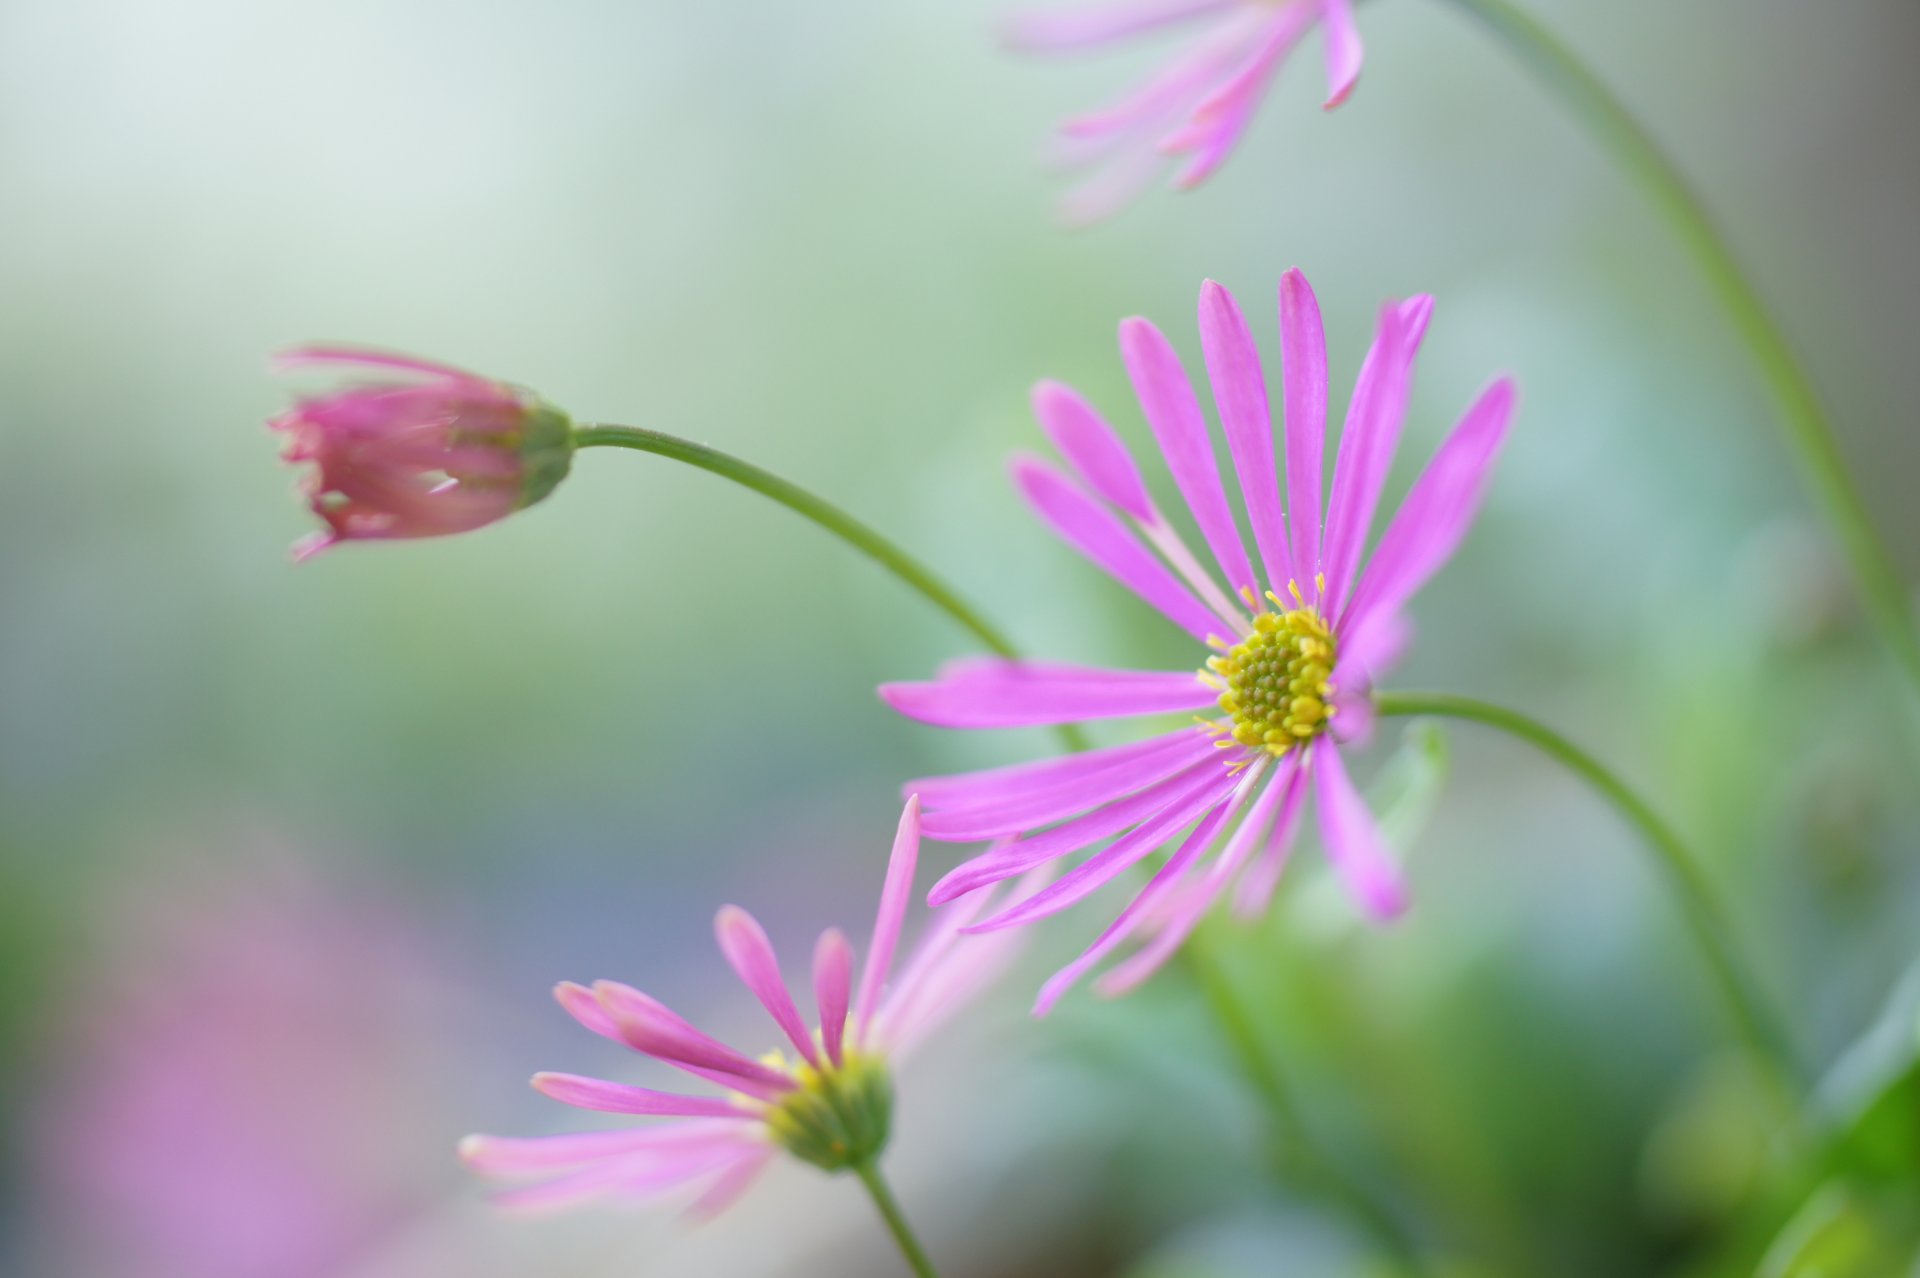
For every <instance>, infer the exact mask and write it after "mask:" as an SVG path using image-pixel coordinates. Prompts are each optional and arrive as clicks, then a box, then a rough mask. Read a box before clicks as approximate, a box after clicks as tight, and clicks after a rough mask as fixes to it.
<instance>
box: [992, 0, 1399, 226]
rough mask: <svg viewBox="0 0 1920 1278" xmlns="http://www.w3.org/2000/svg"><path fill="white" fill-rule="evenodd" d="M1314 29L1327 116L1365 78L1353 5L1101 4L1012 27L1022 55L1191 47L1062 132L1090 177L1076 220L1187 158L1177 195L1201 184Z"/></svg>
mask: <svg viewBox="0 0 1920 1278" xmlns="http://www.w3.org/2000/svg"><path fill="white" fill-rule="evenodd" d="M1315 23H1318V24H1319V25H1320V27H1321V28H1322V30H1323V32H1324V39H1325V43H1326V62H1327V101H1326V106H1327V109H1328V110H1332V109H1333V108H1334V107H1337V106H1339V105H1340V104H1341V103H1342V102H1344V101H1346V99H1347V95H1348V94H1349V93H1351V92H1353V86H1354V83H1355V81H1357V80H1358V79H1359V78H1360V61H1361V50H1360V36H1359V33H1358V32H1357V31H1356V30H1355V29H1354V25H1353V10H1352V7H1351V0H1098V2H1096V3H1086V2H1085V0H1083V3H1082V7H1080V8H1077V9H1073V10H1069V11H1056V12H1047V13H1031V14H1025V15H1022V16H1020V17H1018V18H1015V19H1014V20H1013V21H1012V22H1011V23H1010V24H1009V26H1008V30H1007V38H1008V40H1009V41H1010V42H1011V43H1012V44H1013V45H1014V46H1015V47H1017V48H1021V49H1028V50H1032V51H1036V52H1043V53H1068V52H1077V51H1079V50H1082V49H1091V48H1098V47H1102V46H1105V45H1110V44H1117V43H1119V42H1121V41H1124V40H1127V39H1129V38H1131V37H1133V36H1136V35H1139V34H1141V33H1143V32H1148V31H1153V30H1157V29H1159V28H1162V27H1178V26H1184V27H1188V28H1192V29H1194V31H1195V34H1194V36H1193V40H1192V42H1191V43H1190V44H1189V45H1188V46H1187V48H1186V49H1185V50H1184V51H1183V52H1182V53H1181V54H1180V55H1179V56H1178V57H1177V58H1175V59H1174V60H1172V61H1171V62H1169V63H1168V64H1167V65H1166V66H1165V67H1163V68H1162V69H1161V70H1160V71H1159V72H1158V73H1156V74H1155V75H1153V76H1152V77H1150V78H1149V79H1147V80H1146V81H1145V82H1144V83H1142V84H1140V85H1139V86H1137V87H1136V88H1135V89H1134V90H1133V91H1132V92H1131V93H1128V94H1127V95H1126V96H1124V97H1122V98H1120V99H1118V100H1117V101H1115V102H1112V103H1110V104H1109V105H1107V106H1105V107H1103V108H1101V109H1099V110H1096V111H1091V112H1088V113H1086V114H1084V115H1078V116H1075V117H1073V118H1072V119H1069V120H1067V121H1066V122H1065V123H1063V124H1062V125H1061V126H1060V142H1061V159H1062V161H1063V162H1064V164H1065V165H1066V166H1067V167H1071V168H1088V169H1092V170H1093V175H1092V176H1091V177H1089V178H1087V179H1086V180H1085V181H1084V182H1082V183H1081V185H1079V186H1078V187H1076V188H1074V189H1073V190H1072V191H1071V192H1069V194H1068V195H1067V197H1066V200H1065V202H1064V204H1063V208H1062V211H1063V213H1064V215H1065V216H1066V218H1067V220H1069V221H1072V222H1089V221H1096V220H1098V219H1100V218H1102V217H1105V216H1107V215H1108V214H1110V213H1112V212H1114V211H1115V210H1117V209H1119V208H1120V207H1121V206H1122V205H1124V204H1126V203H1127V202H1129V201H1130V200H1132V199H1133V198H1134V197H1135V196H1136V195H1138V194H1140V193H1141V192H1142V191H1143V190H1145V189H1146V187H1147V186H1148V184H1149V183H1151V182H1152V181H1153V179H1154V177H1155V176H1156V175H1157V174H1158V173H1159V172H1160V171H1161V170H1162V169H1163V168H1165V167H1166V166H1167V165H1168V164H1169V163H1172V162H1174V161H1175V160H1179V159H1184V163H1182V164H1180V167H1179V169H1178V171H1177V172H1176V173H1175V174H1174V178H1173V181H1174V185H1176V186H1179V187H1182V188H1191V187H1195V186H1198V185H1199V184H1200V183H1202V182H1204V181H1205V180H1206V179H1207V178H1208V177H1209V176H1211V175H1212V173H1213V171H1214V170H1215V169H1217V168H1219V167H1220V165H1221V164H1222V163H1223V162H1225V160H1226V158H1227V156H1229V155H1230V154H1232V153H1233V149H1234V147H1235V146H1236V145H1238V143H1239V141H1240V138H1241V136H1242V135H1243V134H1244V133H1245V132H1246V130H1247V126H1248V124H1249V123H1251V122H1252V120H1253V116H1254V112H1255V111H1256V110H1258V109H1259V106H1260V100H1261V98H1262V97H1263V96H1264V95H1265V94H1266V91H1267V87H1268V86H1269V85H1270V84H1272V82H1273V77H1274V75H1275V73H1276V72H1278V71H1279V69H1280V64H1281V63H1282V62H1284V61H1285V60H1286V57H1287V55H1288V54H1289V53H1291V52H1292V51H1293V48H1294V46H1295V45H1297V44H1299V43H1300V41H1301V40H1302V39H1303V38H1304V37H1305V36H1306V34H1307V32H1308V30H1310V29H1311V28H1312V27H1313V26H1314V24H1315Z"/></svg>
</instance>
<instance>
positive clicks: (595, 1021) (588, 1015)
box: [553, 981, 627, 1046]
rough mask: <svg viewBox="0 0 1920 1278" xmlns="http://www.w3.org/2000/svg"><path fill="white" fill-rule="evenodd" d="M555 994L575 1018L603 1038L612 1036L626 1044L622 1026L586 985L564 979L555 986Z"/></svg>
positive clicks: (617, 1041)
mask: <svg viewBox="0 0 1920 1278" xmlns="http://www.w3.org/2000/svg"><path fill="white" fill-rule="evenodd" d="M553 996H554V998H556V999H558V1000H559V1002H560V1006H562V1007H564V1008H566V1009H567V1013H568V1015H570V1016H572V1017H573V1019H574V1020H576V1021H579V1022H580V1023H581V1024H582V1025H584V1026H586V1027H587V1028H588V1029H590V1030H592V1031H593V1032H594V1033H596V1034H598V1035H599V1036H600V1037H602V1038H610V1039H612V1040H613V1041H614V1042H616V1043H619V1044H621V1045H622V1046H624V1045H625V1044H626V1041H627V1040H626V1039H624V1038H621V1037H620V1027H619V1026H618V1025H615V1024H614V1023H613V1018H612V1017H611V1016H608V1015H607V1009H606V1008H604V1007H602V1006H600V999H599V998H598V996H596V995H595V994H594V992H593V991H592V990H590V989H588V988H587V987H586V986H584V985H579V984H576V983H574V982H573V981H562V982H560V983H559V984H558V985H556V986H554V987H553Z"/></svg>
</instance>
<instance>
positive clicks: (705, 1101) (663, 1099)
mask: <svg viewBox="0 0 1920 1278" xmlns="http://www.w3.org/2000/svg"><path fill="white" fill-rule="evenodd" d="M533 1087H534V1090H535V1091H537V1092H539V1093H540V1094H541V1095H542V1096H550V1097H552V1098H553V1099H554V1100H557V1101H559V1102H560V1103H561V1104H562V1105H572V1106H574V1107H575V1108H576V1109H591V1110H594V1111H596V1112H598V1113H602V1114H653V1115H660V1114H665V1115H673V1116H677V1117H681V1118H733V1119H751V1117H752V1116H751V1115H749V1114H748V1113H746V1112H745V1111H744V1110H742V1109H741V1108H740V1107H739V1106H738V1105H736V1104H734V1103H733V1102H732V1101H730V1100H722V1099H716V1098H714V1097H710V1096H678V1095H675V1094H674V1093H672V1092H656V1091H654V1090H652V1089H651V1088H646V1087H629V1086H627V1085H626V1084H625V1083H609V1082H606V1081H604V1080H602V1079H598V1078H584V1077H582V1076H580V1075H578V1074H552V1073H543V1074H535V1075H534V1076H533Z"/></svg>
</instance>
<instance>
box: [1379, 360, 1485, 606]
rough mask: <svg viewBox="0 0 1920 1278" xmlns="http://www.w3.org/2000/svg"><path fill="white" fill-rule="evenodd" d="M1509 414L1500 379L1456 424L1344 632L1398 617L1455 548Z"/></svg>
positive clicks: (1391, 530)
mask: <svg viewBox="0 0 1920 1278" xmlns="http://www.w3.org/2000/svg"><path fill="white" fill-rule="evenodd" d="M1513 407H1514V389H1513V383H1512V382H1511V381H1508V380H1506V379H1505V378H1502V379H1501V380H1500V381H1497V382H1495V383H1494V384H1493V385H1492V386H1490V387H1488V388H1487V390H1486V392H1485V393H1483V394H1482V395H1481V396H1480V398H1479V400H1477V401H1476V402H1475V403H1474V405H1473V407H1471V408H1469V409H1468V410H1467V412H1466V415H1465V416H1463V417H1462V418H1461V419H1460V424H1459V425H1458V426H1456V427H1454V429H1453V433H1452V434H1451V435H1449V436H1448V437H1447V440H1446V442H1445V443H1443V444H1441V445H1440V450H1439V451H1438V452H1436V453H1435V454H1434V456H1433V461H1432V462H1430V463H1429V464H1428V466H1427V469H1426V471H1425V472H1424V473H1422V474H1421V476H1420V478H1419V479H1418V480H1417V481H1415V483H1414V485H1413V488H1412V489H1411V490H1410V491H1409V492H1408V493H1407V500H1406V501H1405V502H1404V503H1403V504H1402V505H1401V507H1400V511H1399V513H1398V514H1397V515H1395V516H1394V519H1393V522H1392V523H1391V524H1390V525H1388V527H1387V532H1386V535H1385V536H1384V537H1382V538H1381V539H1380V546H1379V549H1377V550H1376V551H1375V552H1374V554H1373V558H1372V560H1371V561H1370V562H1369V563H1368V564H1367V568H1366V573H1365V575H1364V576H1363V577H1362V579H1361V581H1360V584H1359V585H1358V586H1357V587H1356V588H1355V589H1354V592H1353V600H1352V602H1351V603H1349V604H1348V605H1347V609H1346V613H1345V616H1344V618H1343V619H1342V625H1343V626H1345V625H1352V626H1355V627H1363V626H1365V625H1366V623H1367V620H1368V618H1369V617H1370V616H1371V615H1372V614H1374V613H1376V612H1378V613H1384V614H1389V615H1391V614H1393V613H1395V612H1397V611H1398V610H1399V609H1400V606H1401V605H1402V604H1404V603H1405V602H1406V601H1407V600H1408V599H1411V598H1412V597H1413V594H1414V592H1415V591H1417V590H1419V589H1420V587H1421V586H1423V585H1425V584H1426V582H1427V579H1428V578H1429V577H1431V576H1432V575H1433V574H1434V573H1435V572H1437V571H1438V570H1439V568H1440V566H1441V565H1442V564H1444V563H1446V561H1447V560H1448V559H1449V558H1451V557H1452V555H1453V552H1454V551H1455V550H1456V549H1458V548H1459V546H1460V542H1461V541H1462V540H1463V539H1464V538H1465V537H1466V535H1467V529H1468V528H1469V527H1471V526H1472V524H1473V519H1474V516H1475V515H1477V514H1478V513H1479V511H1480V502H1481V499H1482V498H1483V497H1485V496H1486V490H1487V482H1488V480H1489V479H1490V478H1491V475H1492V471H1493V463H1494V458H1495V457H1496V456H1498V454H1499V452H1500V446H1501V444H1502V443H1504V442H1505V441H1506V437H1507V427H1508V425H1509V424H1510V423H1511V422H1512V420H1513Z"/></svg>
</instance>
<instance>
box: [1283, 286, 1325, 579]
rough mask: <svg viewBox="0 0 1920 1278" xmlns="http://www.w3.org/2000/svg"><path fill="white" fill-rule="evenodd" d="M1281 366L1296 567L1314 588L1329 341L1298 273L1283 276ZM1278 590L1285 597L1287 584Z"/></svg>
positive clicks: (1309, 291) (1310, 293) (1308, 288)
mask: <svg viewBox="0 0 1920 1278" xmlns="http://www.w3.org/2000/svg"><path fill="white" fill-rule="evenodd" d="M1280 364H1281V373H1282V376H1283V378H1284V379H1285V401H1286V415H1287V422H1286V430H1287V500H1288V501H1289V502H1290V503H1291V505H1292V508H1293V509H1292V512H1291V514H1290V515H1289V517H1288V528H1289V529H1290V530H1291V532H1292V534H1293V563H1294V567H1295V570H1296V571H1298V572H1299V573H1300V574H1301V575H1302V576H1303V578H1305V580H1302V581H1301V582H1300V588H1301V589H1302V590H1303V591H1305V590H1311V589H1312V588H1313V583H1312V577H1313V575H1314V574H1315V573H1317V572H1319V571H1320V487H1321V485H1322V484H1323V483H1324V482H1325V476H1324V475H1323V473H1322V470H1323V467H1324V466H1325V461H1324V455H1325V448H1326V439H1327V337H1326V332H1325V330H1324V329H1323V328H1322V327H1321V323H1320V303H1319V300H1318V299H1316V298H1315V297H1314V295H1313V287H1312V286H1311V285H1310V284H1308V283H1307V277H1306V276H1304V275H1302V274H1301V273H1300V272H1299V271H1298V270H1291V271H1288V272H1287V273H1286V274H1285V275H1283V276H1281V277H1280ZM1274 591H1275V593H1276V594H1279V595H1280V596H1281V597H1283V598H1284V597H1285V595H1286V583H1284V582H1281V583H1278V584H1276V585H1275V587H1274Z"/></svg>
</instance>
